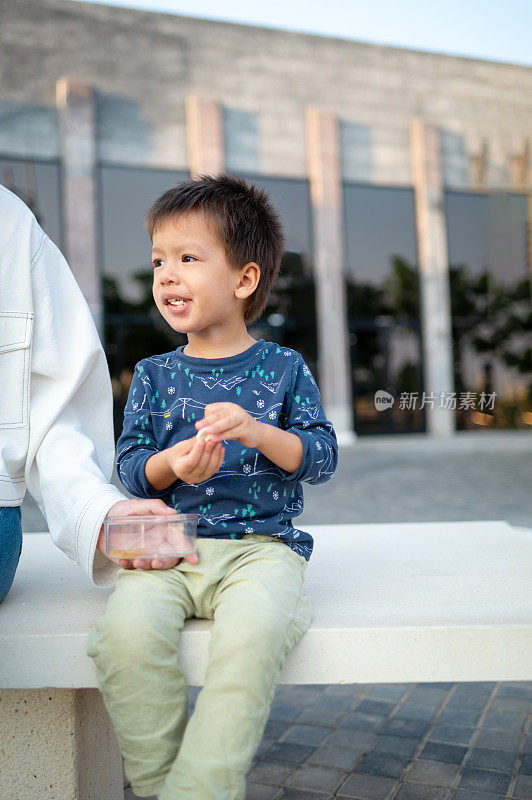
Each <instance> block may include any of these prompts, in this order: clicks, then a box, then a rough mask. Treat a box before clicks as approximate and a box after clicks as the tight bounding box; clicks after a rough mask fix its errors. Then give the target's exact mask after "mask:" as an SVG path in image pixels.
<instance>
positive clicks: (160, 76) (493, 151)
mask: <svg viewBox="0 0 532 800" xmlns="http://www.w3.org/2000/svg"><path fill="white" fill-rule="evenodd" d="M62 77H69V78H77V79H82V80H83V81H86V82H87V83H89V84H92V85H93V86H94V87H95V88H96V89H97V91H98V92H99V93H101V96H102V101H101V102H100V104H99V114H100V120H99V130H100V136H101V138H100V142H99V152H98V155H99V156H100V158H102V159H104V160H108V161H113V162H120V161H122V162H123V163H130V164H131V163H136V164H142V163H144V164H150V165H152V166H161V167H163V166H165V167H176V168H178V169H185V168H186V165H187V157H186V132H185V97H186V96H187V95H188V94H189V93H205V92H207V91H208V93H209V94H210V95H211V96H212V97H213V98H215V99H217V100H218V101H219V102H220V103H221V104H222V105H226V106H228V107H230V108H232V109H240V110H242V111H245V112H247V113H249V114H255V115H256V118H257V130H258V136H259V162H260V163H259V166H260V170H261V171H262V172H264V173H266V174H272V175H282V176H292V177H304V176H305V174H306V165H305V146H304V141H305V123H304V119H305V108H306V107H307V106H309V105H320V106H323V107H326V108H328V109H330V110H331V111H332V112H334V113H335V114H336V115H337V116H338V117H339V118H340V120H345V121H346V122H347V123H352V124H353V125H356V126H359V127H360V129H361V130H364V129H365V128H367V129H368V135H367V136H366V137H365V139H364V140H362V145H361V146H362V147H364V148H365V149H366V151H368V142H371V164H370V169H369V171H368V175H367V177H368V179H369V180H371V181H372V182H376V183H390V184H404V183H410V182H411V172H410V154H409V137H408V125H409V121H410V119H411V118H412V117H414V116H418V115H421V116H424V117H425V118H427V119H430V120H431V121H432V122H434V123H435V124H436V125H438V126H439V127H441V128H442V129H443V130H445V131H446V132H447V133H448V134H451V135H452V136H451V138H450V139H449V138H447V140H446V141H447V146H446V153H447V152H448V153H449V159H450V160H449V165H448V168H446V165H445V163H444V172H445V176H446V183H448V184H454V185H456V186H464V185H467V182H468V181H469V180H470V179H471V175H470V172H471V171H470V163H469V160H470V158H472V157H475V156H476V155H477V156H478V155H479V153H480V152H481V151H482V143H483V141H484V140H486V141H487V145H488V150H487V161H488V165H487V166H488V168H487V170H486V180H487V185H488V186H492V187H495V186H504V185H509V183H510V180H511V167H510V164H511V158H512V156H515V155H516V154H518V153H519V152H522V150H523V141H524V138H525V137H526V136H527V135H529V134H530V129H531V127H532V69H530V68H527V67H523V66H516V65H511V64H500V63H495V62H489V61H480V60H474V59H466V58H456V57H451V56H446V55H438V54H429V53H422V52H417V51H413V50H405V49H399V48H394V47H384V46H380V45H373V44H366V43H361V42H352V41H346V40H341V39H333V38H326V37H318V36H309V35H306V34H298V33H291V32H284V31H278V30H273V29H267V28H258V27H251V26H244V25H235V24H232V23H221V22H210V21H204V20H195V19H192V18H187V17H180V16H173V15H167V14H152V13H149V12H142V11H136V10H130V9H123V8H111V7H106V6H100V5H91V4H87V3H74V2H69V0H2V3H1V4H0V99H1V100H2V101H4V102H8V103H11V104H20V105H21V106H25V105H30V106H34V107H39V108H43V107H44V108H46V107H47V106H48V107H50V108H53V106H54V105H55V82H56V80H57V79H59V78H62ZM109 98H111V99H114V102H109ZM118 101H120V102H118ZM36 119H38V117H36ZM48 135H49V134H48ZM347 139H348V140H351V141H353V140H354V141H355V142H356V139H357V137H347ZM449 142H450V143H451V146H450V147H449ZM1 143H2V144H3V145H4V144H5V143H4V142H3V140H2V141H1ZM139 143H141V146H139ZM12 146H13V148H14V150H13V152H15V151H16V147H17V141H16V140H14V141H13V142H12ZM4 152H5V151H4ZM25 154H27V147H26V148H25ZM345 161H346V163H353V162H356V161H357V154H356V153H354V154H351V155H350V156H349V155H348V157H347V158H346V159H345ZM530 173H531V170H529V176H530ZM529 180H530V177H529Z"/></svg>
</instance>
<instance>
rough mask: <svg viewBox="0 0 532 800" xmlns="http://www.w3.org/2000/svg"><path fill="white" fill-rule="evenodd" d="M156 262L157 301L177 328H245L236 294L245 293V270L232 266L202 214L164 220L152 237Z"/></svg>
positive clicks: (203, 330)
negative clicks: (243, 283) (242, 277)
mask: <svg viewBox="0 0 532 800" xmlns="http://www.w3.org/2000/svg"><path fill="white" fill-rule="evenodd" d="M152 264H153V297H154V300H155V303H156V305H157V308H158V309H159V311H160V312H161V314H162V316H163V317H164V319H165V320H166V321H167V322H168V324H169V325H170V326H171V327H172V328H173V329H174V330H176V331H180V332H181V333H187V334H188V333H200V332H201V333H202V334H204V333H209V334H210V333H216V332H217V330H221V329H222V328H223V329H226V328H227V327H228V326H229V327H232V326H234V324H235V322H237V323H238V324H240V325H242V324H243V313H244V307H243V306H244V304H243V302H242V300H241V299H238V297H237V296H236V295H235V291H239V292H240V291H242V289H241V275H242V270H237V269H234V268H233V267H231V265H230V264H229V263H228V261H227V257H226V255H225V250H224V248H223V245H222V244H221V242H220V241H219V239H218V238H217V236H216V234H215V232H214V230H213V226H210V225H208V224H207V221H206V219H205V216H204V214H203V213H198V212H190V213H189V214H186V215H181V216H179V217H177V218H176V219H168V220H164V221H163V222H161V223H160V225H159V226H158V227H157V228H156V229H155V231H154V233H153V241H152ZM239 287H240V288H239ZM179 301H185V302H184V303H183V302H179ZM235 315H236V316H235Z"/></svg>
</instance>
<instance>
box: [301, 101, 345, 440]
mask: <svg viewBox="0 0 532 800" xmlns="http://www.w3.org/2000/svg"><path fill="white" fill-rule="evenodd" d="M306 134H307V169H308V176H309V180H310V195H311V203H312V214H313V228H314V277H315V281H316V303H317V309H316V311H317V320H318V363H319V373H320V391H321V394H322V399H323V405H324V408H325V412H326V414H327V416H328V417H329V419H330V420H331V422H332V423H333V424H334V427H335V430H336V433H337V436H338V439H339V441H341V442H342V443H348V442H350V441H353V440H354V438H355V435H354V432H353V422H352V419H353V400H352V393H351V378H350V369H351V367H350V361H349V352H348V332H347V327H348V326H347V305H346V296H345V282H344V275H343V263H344V253H343V249H344V248H343V235H342V216H343V214H342V186H341V176H340V158H339V145H338V123H337V120H336V117H335V116H334V114H333V113H332V112H331V111H328V110H327V109H322V108H316V107H310V108H308V109H307V113H306Z"/></svg>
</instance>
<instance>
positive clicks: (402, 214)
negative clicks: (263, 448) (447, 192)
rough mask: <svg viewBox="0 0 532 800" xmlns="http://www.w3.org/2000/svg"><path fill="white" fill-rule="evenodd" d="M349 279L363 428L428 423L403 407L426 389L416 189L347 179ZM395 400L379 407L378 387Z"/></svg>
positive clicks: (358, 425)
mask: <svg viewBox="0 0 532 800" xmlns="http://www.w3.org/2000/svg"><path fill="white" fill-rule="evenodd" d="M343 190H344V210H345V222H344V230H345V254H346V261H345V277H346V292H347V307H348V319H349V331H350V345H351V347H350V351H351V365H352V380H353V401H354V426H355V430H356V431H357V433H362V434H363V433H395V432H412V431H421V430H423V429H424V412H423V410H422V409H421V408H420V402H418V403H417V404H416V408H408V407H401V403H400V399H401V395H402V394H403V393H413V394H414V393H417V394H418V395H419V401H420V399H421V392H422V391H423V381H422V359H421V337H420V320H419V314H420V312H419V275H418V270H417V251H416V238H415V217H414V192H413V190H411V189H404V188H388V187H382V186H367V185H360V184H351V183H344V187H343ZM379 390H384V391H385V392H388V393H389V394H390V395H392V397H393V398H394V403H393V405H392V406H391V407H390V408H387V409H385V410H379V409H377V408H376V405H375V393H376V392H378V391H379Z"/></svg>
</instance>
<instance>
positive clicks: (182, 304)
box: [163, 295, 190, 311]
mask: <svg viewBox="0 0 532 800" xmlns="http://www.w3.org/2000/svg"><path fill="white" fill-rule="evenodd" d="M163 303H164V305H165V306H170V307H171V309H172V311H174V310H175V311H182V310H184V309H185V308H186V307H187V306H188V304H189V303H190V298H188V297H176V296H175V295H174V296H172V295H169V296H168V297H163Z"/></svg>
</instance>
